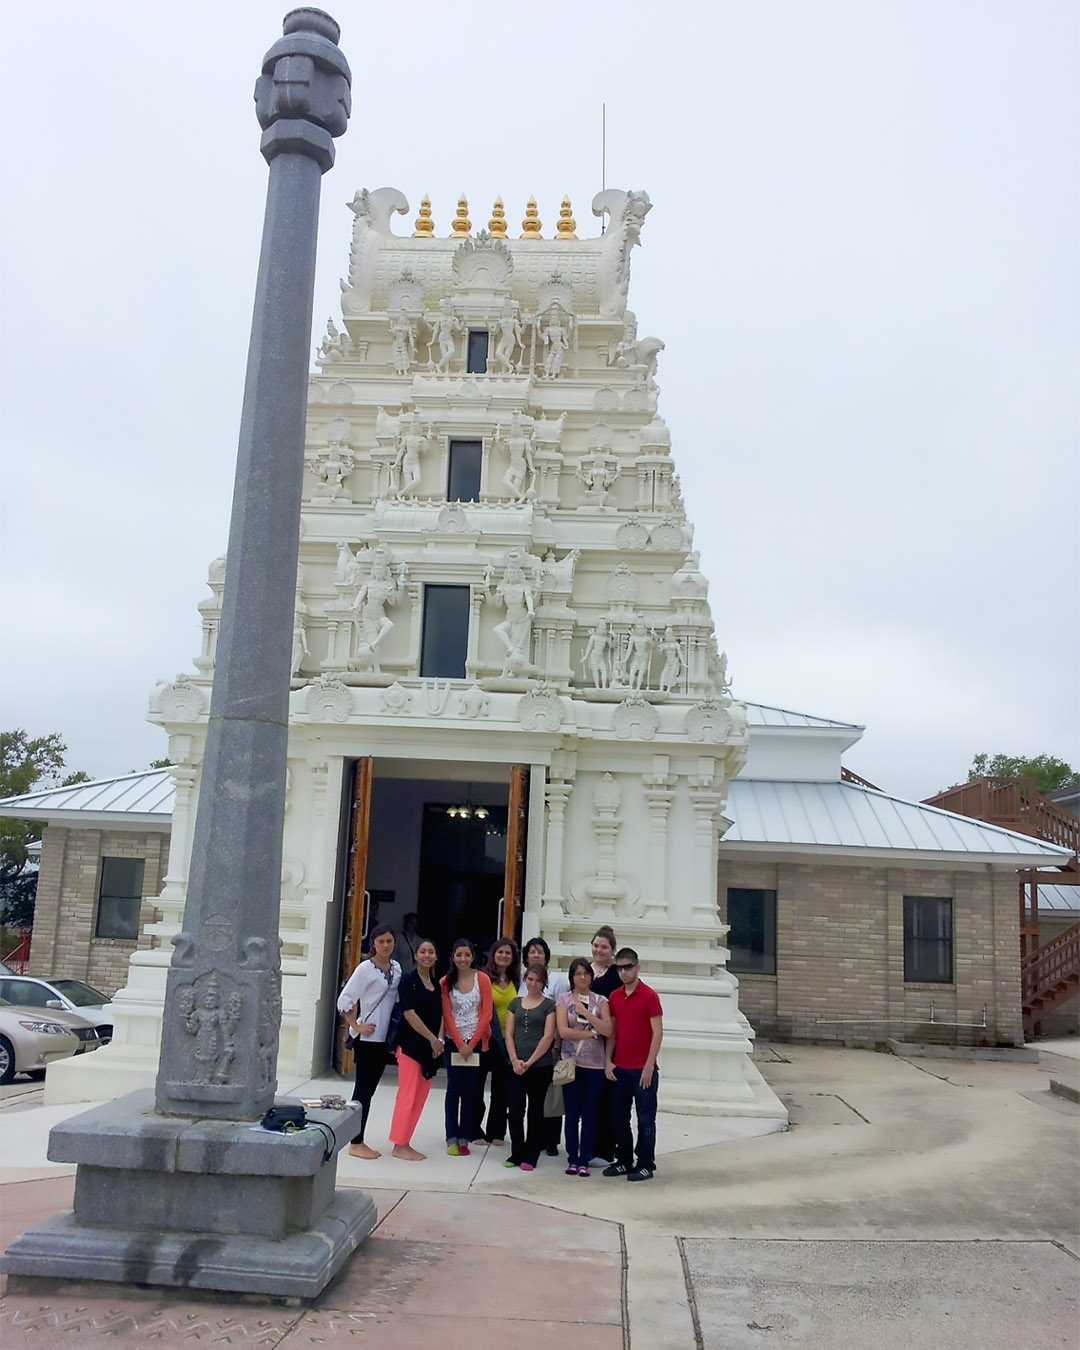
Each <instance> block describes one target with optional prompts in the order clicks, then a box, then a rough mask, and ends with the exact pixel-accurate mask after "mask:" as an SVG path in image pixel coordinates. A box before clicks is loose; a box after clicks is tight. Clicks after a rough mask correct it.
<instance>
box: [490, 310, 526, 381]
mask: <svg viewBox="0 0 1080 1350" xmlns="http://www.w3.org/2000/svg"><path fill="white" fill-rule="evenodd" d="M522 346H524V334H523V333H522V330H521V320H520V319H519V318H518V315H517V311H516V310H515V308H514V306H513V305H512V304H505V305H503V307H502V312H501V313H500V315H499V317H498V318H497V319H496V320H495V373H496V374H497V375H514V374H516V373H517V363H516V362H515V360H514V352H515V350H516V349H517V348H518V347H522Z"/></svg>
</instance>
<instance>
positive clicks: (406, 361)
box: [390, 314, 416, 375]
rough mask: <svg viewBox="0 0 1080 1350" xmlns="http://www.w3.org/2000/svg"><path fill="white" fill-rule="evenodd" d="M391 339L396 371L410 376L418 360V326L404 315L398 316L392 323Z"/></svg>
mask: <svg viewBox="0 0 1080 1350" xmlns="http://www.w3.org/2000/svg"><path fill="white" fill-rule="evenodd" d="M390 337H391V339H392V343H393V346H392V348H391V355H392V359H393V362H394V370H395V372H396V373H397V374H398V375H408V373H409V370H410V368H411V366H412V364H413V362H414V361H415V360H416V325H415V324H414V323H413V322H412V320H411V319H407V318H406V317H405V315H404V314H398V315H396V316H395V317H394V318H393V319H391V321H390Z"/></svg>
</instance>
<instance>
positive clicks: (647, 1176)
mask: <svg viewBox="0 0 1080 1350" xmlns="http://www.w3.org/2000/svg"><path fill="white" fill-rule="evenodd" d="M626 1179H627V1181H652V1179H653V1169H652V1168H651V1167H635V1168H634V1170H633V1171H632V1172H627V1174H626Z"/></svg>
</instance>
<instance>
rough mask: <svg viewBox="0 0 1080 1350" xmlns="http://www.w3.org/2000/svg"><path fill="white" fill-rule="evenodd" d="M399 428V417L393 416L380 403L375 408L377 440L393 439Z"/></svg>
mask: <svg viewBox="0 0 1080 1350" xmlns="http://www.w3.org/2000/svg"><path fill="white" fill-rule="evenodd" d="M397 429H398V420H397V418H396V417H391V416H390V414H389V413H388V412H387V411H386V409H385V408H384V407H383V406H382V405H381V404H380V405H379V407H378V408H376V410H375V439H376V440H377V441H392V440H393V439H394V437H395V436H396V435H397Z"/></svg>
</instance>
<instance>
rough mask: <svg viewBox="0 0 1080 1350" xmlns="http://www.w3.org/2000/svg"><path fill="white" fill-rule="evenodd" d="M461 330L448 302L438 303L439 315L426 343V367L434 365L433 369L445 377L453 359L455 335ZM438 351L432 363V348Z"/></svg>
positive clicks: (441, 301)
mask: <svg viewBox="0 0 1080 1350" xmlns="http://www.w3.org/2000/svg"><path fill="white" fill-rule="evenodd" d="M460 328H461V325H460V324H459V323H458V321H457V319H455V318H454V315H453V313H452V311H451V309H450V301H449V300H440V301H439V313H438V315H437V317H436V318H435V319H434V321H433V322H432V325H431V341H430V342H429V343H428V365H429V366H430V365H432V364H434V366H435V369H436V370H437V371H438V372H439V373H440V374H441V375H445V374H446V372H447V371H448V370H449V369H450V362H451V361H452V360H453V359H454V350H455V347H456V345H457V344H456V343H455V341H454V337H455V334H456V333H457V332H458V330H459V329H460ZM435 346H437V347H438V349H439V359H438V361H433V359H432V355H431V349H432V347H435Z"/></svg>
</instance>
